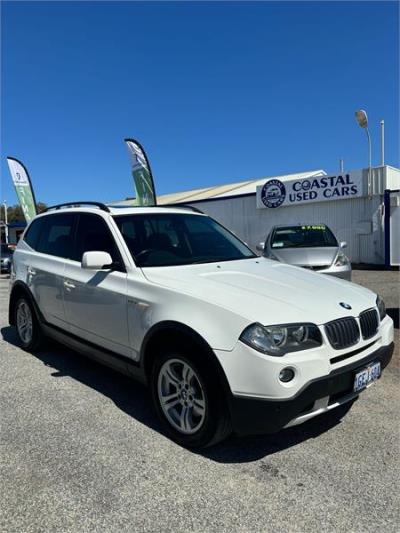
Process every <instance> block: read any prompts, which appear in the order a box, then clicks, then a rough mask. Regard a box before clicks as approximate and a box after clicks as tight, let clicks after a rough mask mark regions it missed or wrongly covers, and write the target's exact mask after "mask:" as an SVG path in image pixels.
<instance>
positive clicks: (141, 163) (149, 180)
mask: <svg viewBox="0 0 400 533" xmlns="http://www.w3.org/2000/svg"><path fill="white" fill-rule="evenodd" d="M125 142H126V145H127V147H128V152H129V156H130V159H131V163H132V175H133V180H134V183H135V190H136V203H137V205H141V206H152V205H157V198H156V191H155V188H154V181H153V176H152V173H151V169H150V164H149V160H148V159H147V157H146V153H145V151H144V150H143V148H142V146H141V145H140V144H139V143H138V142H137V141H135V139H125Z"/></svg>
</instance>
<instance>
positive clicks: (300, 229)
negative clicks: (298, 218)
mask: <svg viewBox="0 0 400 533" xmlns="http://www.w3.org/2000/svg"><path fill="white" fill-rule="evenodd" d="M323 246H338V242H337V240H336V238H335V236H334V235H333V233H332V232H331V230H330V229H329V228H328V226H325V225H324V224H315V225H309V226H308V225H304V226H286V227H282V228H276V229H275V230H274V233H273V234H272V237H271V247H272V248H275V249H279V248H315V247H323Z"/></svg>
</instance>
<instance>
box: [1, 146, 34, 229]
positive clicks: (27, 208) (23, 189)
mask: <svg viewBox="0 0 400 533" xmlns="http://www.w3.org/2000/svg"><path fill="white" fill-rule="evenodd" d="M7 163H8V168H9V169H10V173H11V177H12V180H13V183H14V187H15V192H16V193H17V196H18V200H19V203H20V206H21V209H22V212H23V213H24V217H25V220H26V221H27V222H30V221H31V220H32V219H33V218H34V217H35V216H36V215H37V208H36V201H35V194H34V192H33V188H32V183H31V179H30V177H29V174H28V171H27V170H26V168H25V167H24V165H23V164H22V163H21V161H18V159H15V158H14V157H7Z"/></svg>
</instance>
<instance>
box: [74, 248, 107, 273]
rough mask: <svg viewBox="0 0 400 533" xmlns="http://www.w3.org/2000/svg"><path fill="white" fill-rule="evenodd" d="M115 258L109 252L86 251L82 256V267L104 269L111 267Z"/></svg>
mask: <svg viewBox="0 0 400 533" xmlns="http://www.w3.org/2000/svg"><path fill="white" fill-rule="evenodd" d="M112 264H113V260H112V258H111V255H110V254H109V253H108V252H85V253H84V254H83V256H82V262H81V267H82V268H87V269H89V270H103V269H106V268H111V266H112Z"/></svg>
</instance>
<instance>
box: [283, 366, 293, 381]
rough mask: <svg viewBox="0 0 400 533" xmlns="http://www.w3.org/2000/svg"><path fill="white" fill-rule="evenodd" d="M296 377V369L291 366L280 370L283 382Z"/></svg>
mask: <svg viewBox="0 0 400 533" xmlns="http://www.w3.org/2000/svg"><path fill="white" fill-rule="evenodd" d="M293 378H294V370H292V369H291V368H283V369H282V370H281V371H280V372H279V379H280V380H281V381H283V383H288V381H292V379H293Z"/></svg>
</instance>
